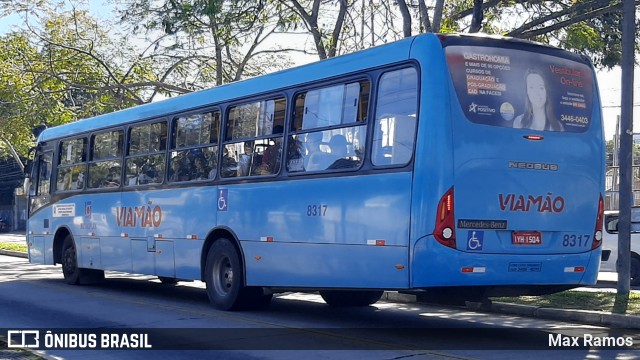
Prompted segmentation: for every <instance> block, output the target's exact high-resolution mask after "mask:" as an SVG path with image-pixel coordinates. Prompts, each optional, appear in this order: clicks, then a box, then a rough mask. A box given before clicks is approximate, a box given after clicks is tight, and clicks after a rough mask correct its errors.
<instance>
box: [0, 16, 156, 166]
mask: <svg viewBox="0 0 640 360" xmlns="http://www.w3.org/2000/svg"><path fill="white" fill-rule="evenodd" d="M107 29H108V28H105V27H101V26H99V25H98V24H97V23H96V21H95V20H94V19H92V18H91V17H90V16H88V14H87V13H86V12H82V11H69V12H63V13H60V14H55V15H52V16H50V17H47V18H46V19H45V20H44V21H43V22H42V29H41V31H40V32H39V33H38V34H37V35H34V34H33V33H28V32H26V31H22V32H13V33H8V34H6V35H5V36H2V37H0V46H1V47H2V49H3V52H0V80H1V81H0V104H1V105H2V106H0V114H1V115H2V116H0V137H3V138H5V139H7V140H8V141H9V142H10V143H11V144H12V145H13V146H14V147H15V149H16V150H17V152H18V153H19V154H20V155H22V156H25V155H26V154H27V151H28V149H29V148H30V147H31V146H33V141H34V140H35V139H34V138H33V136H32V134H31V129H32V128H33V127H35V126H37V125H46V126H48V127H51V126H56V125H60V124H64V123H67V122H70V121H75V120H77V119H81V118H85V117H90V116H95V115H97V114H102V113H105V112H112V111H115V110H119V109H122V108H125V107H129V106H132V105H136V104H139V103H141V102H143V101H142V98H141V97H140V95H139V94H140V92H141V90H140V89H138V88H133V89H132V88H127V86H128V84H131V83H136V82H140V81H143V80H145V79H148V78H149V77H150V76H149V75H150V71H149V69H150V68H151V67H150V66H149V65H148V64H147V63H145V61H142V60H140V59H137V58H135V56H134V59H133V61H131V64H130V67H129V71H128V72H127V73H125V72H124V71H123V70H122V69H121V68H120V67H119V66H120V65H122V63H123V58H122V57H120V56H121V55H122V54H123V52H126V51H127V46H126V45H123V44H122V43H115V42H114V41H112V40H111V39H110V37H109V35H108V34H107V32H106V30H107ZM133 54H134V55H135V53H133ZM129 56H132V55H129ZM124 60H126V59H124ZM4 146H5V145H4V144H2V145H0V153H2V155H4V154H5V153H6V152H7V149H6V148H4Z"/></svg>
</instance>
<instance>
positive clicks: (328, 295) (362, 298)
mask: <svg viewBox="0 0 640 360" xmlns="http://www.w3.org/2000/svg"><path fill="white" fill-rule="evenodd" d="M383 293H384V291H376V290H321V291H320V296H322V299H324V301H325V302H326V303H327V304H329V306H336V307H338V306H340V307H342V306H368V305H371V304H375V303H376V302H377V301H378V300H380V298H381V297H382V294H383Z"/></svg>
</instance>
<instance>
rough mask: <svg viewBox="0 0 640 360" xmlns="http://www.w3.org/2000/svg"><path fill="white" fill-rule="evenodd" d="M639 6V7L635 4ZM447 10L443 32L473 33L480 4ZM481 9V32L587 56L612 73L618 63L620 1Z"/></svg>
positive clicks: (457, 0) (461, 2) (465, 2)
mask: <svg viewBox="0 0 640 360" xmlns="http://www.w3.org/2000/svg"><path fill="white" fill-rule="evenodd" d="M637 4H640V1H638V0H636V6H637ZM449 5H450V7H449V9H450V11H449V13H448V16H446V18H448V19H449V20H448V22H447V23H446V24H445V28H444V29H443V30H445V31H449V30H454V31H461V30H464V29H469V31H472V30H475V29H476V28H477V26H478V24H477V22H476V23H474V20H471V22H469V20H468V17H469V16H472V15H473V14H474V11H475V14H476V16H477V10H478V4H477V3H476V2H475V1H474V2H473V3H472V4H471V3H470V1H469V0H454V1H451V2H450V3H449ZM482 7H483V16H484V18H485V22H484V23H483V24H482V31H485V32H488V33H493V34H503V35H506V36H512V37H517V38H522V39H528V40H535V41H539V42H543V43H550V44H553V45H557V46H560V47H563V48H565V49H569V50H576V51H579V52H582V53H586V54H587V55H589V56H590V57H591V58H592V60H593V61H594V64H595V65H596V66H598V67H608V68H610V67H613V66H615V65H618V64H619V63H620V55H621V48H620V39H621V34H622V33H621V21H622V15H621V10H622V5H621V2H620V1H611V0H582V1H573V0H557V1H556V0H554V1H540V0H530V1H527V0H514V1H501V0H488V1H486V2H484V3H483V4H482ZM469 24H471V25H473V27H470V26H469ZM516 24H517V25H516ZM514 25H515V26H514ZM637 28H638V27H637V26H636V29H637ZM636 31H637V30H636ZM637 42H638V36H636V43H637ZM636 46H638V45H637V44H636Z"/></svg>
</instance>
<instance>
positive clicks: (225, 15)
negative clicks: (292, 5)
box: [121, 0, 294, 90]
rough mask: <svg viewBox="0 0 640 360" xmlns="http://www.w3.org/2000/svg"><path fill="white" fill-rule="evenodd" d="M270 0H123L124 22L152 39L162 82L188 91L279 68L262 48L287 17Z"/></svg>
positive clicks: (286, 21)
mask: <svg viewBox="0 0 640 360" xmlns="http://www.w3.org/2000/svg"><path fill="white" fill-rule="evenodd" d="M282 10H283V9H282V7H281V6H280V5H279V4H278V3H275V2H273V1H268V0H247V1H240V0H170V1H162V2H157V1H152V0H125V1H123V2H122V10H121V16H122V22H123V23H125V24H129V25H131V26H132V29H133V31H134V32H136V33H144V34H146V35H147V36H150V37H152V38H155V40H152V43H153V44H154V47H153V51H152V54H151V55H150V57H153V58H155V59H156V60H157V61H156V62H157V63H162V64H164V69H165V70H164V74H163V75H162V76H161V79H162V80H163V81H165V80H169V79H173V81H174V82H175V81H177V80H178V79H182V80H180V81H181V82H182V83H183V84H184V85H187V86H188V87H190V89H192V90H193V89H198V88H202V87H204V86H209V85H221V84H225V83H228V82H232V81H237V80H239V79H241V78H243V77H246V76H255V75H259V74H263V73H264V72H265V71H266V70H267V69H272V68H281V67H283V66H286V65H288V62H287V61H284V62H283V61H280V62H277V61H275V59H274V58H273V55H274V54H276V53H279V52H282V51H285V50H289V51H294V49H265V48H264V44H265V42H266V41H267V39H268V38H269V37H270V36H271V35H272V34H273V33H275V32H276V31H278V29H280V28H282V27H283V26H284V25H285V24H286V23H288V21H289V19H288V18H287V14H288V13H287V12H286V11H282Z"/></svg>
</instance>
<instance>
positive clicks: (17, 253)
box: [0, 249, 29, 259]
mask: <svg viewBox="0 0 640 360" xmlns="http://www.w3.org/2000/svg"><path fill="white" fill-rule="evenodd" d="M0 255H7V256H14V257H21V258H25V259H28V258H29V255H28V254H27V253H25V252H21V251H13V250H2V249H0Z"/></svg>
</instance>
